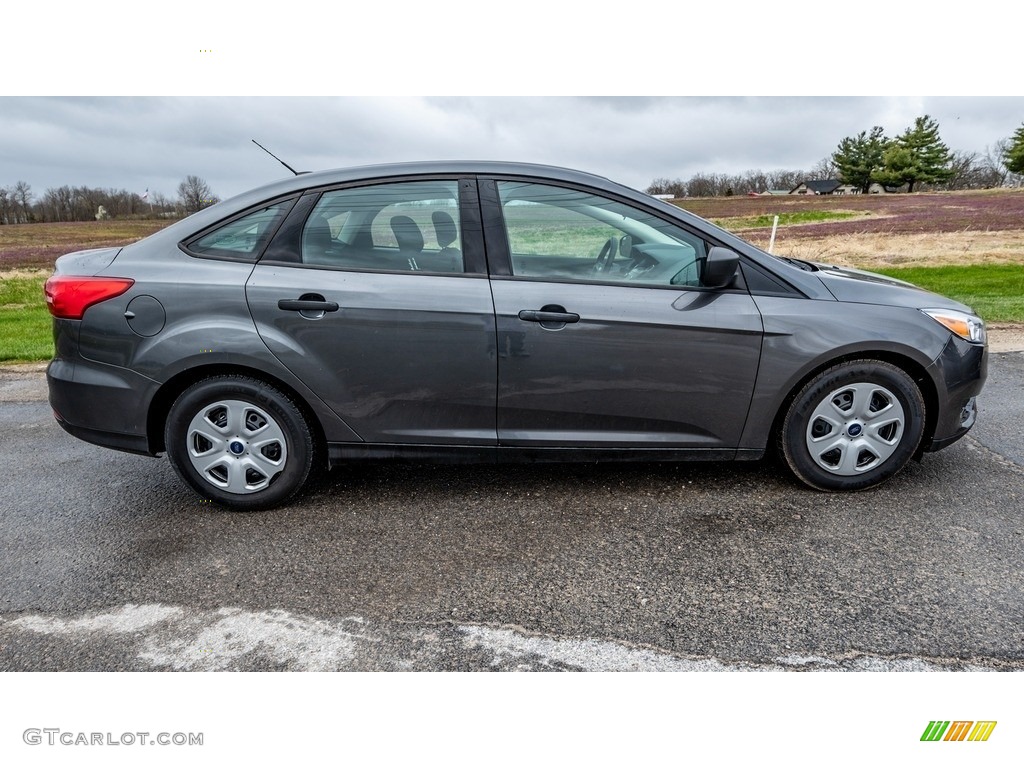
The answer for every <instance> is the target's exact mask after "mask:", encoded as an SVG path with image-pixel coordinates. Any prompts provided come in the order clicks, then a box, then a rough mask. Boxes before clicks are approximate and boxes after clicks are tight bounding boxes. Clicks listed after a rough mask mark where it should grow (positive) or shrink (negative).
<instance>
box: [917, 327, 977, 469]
mask: <svg viewBox="0 0 1024 768" xmlns="http://www.w3.org/2000/svg"><path fill="white" fill-rule="evenodd" d="M931 368H932V369H933V370H930V371H929V373H930V374H932V377H933V378H934V379H935V380H936V381H938V382H940V386H939V391H938V413H937V415H936V420H935V429H934V431H933V433H932V439H931V441H930V443H928V444H927V445H926V446H925V447H924V450H925V451H927V452H934V451H938V450H941V449H943V448H945V447H946V446H948V445H952V444H953V443H955V442H956V441H957V440H959V439H960V438H961V437H963V436H964V435H966V434H967V433H968V432H969V431H970V429H971V427H973V426H974V422H975V420H976V419H977V415H978V410H977V401H976V397H977V396H978V394H979V393H980V392H981V388H982V386H984V384H985V378H986V377H987V376H988V347H987V346H982V345H979V344H971V343H970V342H967V341H964V340H963V339H961V338H960V337H958V336H952V335H951V336H950V339H949V341H948V342H947V343H946V346H945V347H944V348H943V350H942V353H941V354H940V355H939V356H938V357H937V358H936V359H935V362H934V363H932V365H931ZM943 384H944V385H945V386H942V385H943Z"/></svg>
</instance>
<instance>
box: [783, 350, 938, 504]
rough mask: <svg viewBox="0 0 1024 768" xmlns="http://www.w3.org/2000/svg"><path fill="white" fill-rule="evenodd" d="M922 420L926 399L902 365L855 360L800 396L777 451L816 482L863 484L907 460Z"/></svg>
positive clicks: (826, 487) (845, 487) (842, 487)
mask: <svg viewBox="0 0 1024 768" xmlns="http://www.w3.org/2000/svg"><path fill="white" fill-rule="evenodd" d="M924 425H925V402H924V398H923V397H922V395H921V390H920V389H919V388H918V386H917V384H916V383H915V382H914V380H913V379H912V378H910V376H908V375H907V373H906V372H905V371H903V370H902V369H900V368H897V367H896V366H895V365H892V364H890V363H885V362H882V361H880V360H853V361H849V362H844V363H840V364H838V365H835V366H833V367H831V368H828V369H827V370H825V371H822V372H821V373H819V374H818V375H817V376H815V377H814V378H813V379H811V380H810V381H809V382H808V383H807V384H806V385H805V386H804V387H803V388H802V389H801V390H800V391H799V392H798V393H797V394H796V396H795V397H794V398H793V400H792V402H791V403H790V405H789V408H788V409H787V411H786V416H785V419H784V420H783V422H782V426H781V429H780V430H779V435H778V440H779V449H780V453H781V454H782V456H783V457H784V458H785V460H786V463H787V464H788V465H789V468H790V469H791V470H792V472H793V474H795V475H796V476H797V478H799V479H800V480H801V481H803V482H804V483H805V484H807V485H809V486H811V487H812V488H817V489H818V490H822V491H853V490H860V489H862V488H870V487H871V486H874V485H878V484H879V483H881V482H884V481H885V480H887V479H889V478H890V477H892V476H893V475H895V474H896V473H897V472H899V471H900V470H901V469H903V467H904V466H906V464H907V462H908V461H910V459H911V458H912V457H913V455H914V453H915V452H916V451H917V448H918V445H919V444H920V443H921V438H922V436H923V434H924Z"/></svg>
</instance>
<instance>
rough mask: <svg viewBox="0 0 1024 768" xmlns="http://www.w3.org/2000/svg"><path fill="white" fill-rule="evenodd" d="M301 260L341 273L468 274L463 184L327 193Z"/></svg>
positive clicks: (305, 236)
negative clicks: (464, 251) (462, 214)
mask: <svg viewBox="0 0 1024 768" xmlns="http://www.w3.org/2000/svg"><path fill="white" fill-rule="evenodd" d="M301 256H302V262H303V263H304V264H310V265H314V266H322V267H333V268H335V269H369V270H377V271H403V272H445V273H447V272H463V271H464V267H463V259H462V237H461V229H460V221H459V189H458V182H456V181H422V182H403V183H399V184H379V185H373V186H367V187H357V188H353V189H339V190H334V191H331V192H325V193H324V194H323V196H322V197H321V198H320V200H319V201H318V202H317V204H316V205H315V206H314V208H313V210H312V212H311V213H310V215H309V218H308V219H307V220H306V224H305V227H304V228H303V232H302V246H301Z"/></svg>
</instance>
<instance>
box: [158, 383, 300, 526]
mask: <svg viewBox="0 0 1024 768" xmlns="http://www.w3.org/2000/svg"><path fill="white" fill-rule="evenodd" d="M164 445H165V446H166V448H167V455H168V458H169V459H170V461H171V466H173V467H174V470H175V471H176V472H177V473H178V475H179V476H180V477H181V478H182V479H183V480H184V481H185V482H186V483H188V484H189V485H190V486H192V488H193V489H194V490H195V491H196V493H198V494H199V495H200V496H202V497H203V498H204V499H209V500H210V501H213V502H216V503H217V504H220V505H221V506H224V507H228V508H229V509H233V510H237V511H245V512H248V511H255V510H260V509H268V508H271V507H275V506H279V505H281V504H283V503H285V502H286V501H287V500H288V499H290V498H291V497H293V496H294V495H295V494H297V493H298V492H299V491H300V490H301V489H302V487H303V486H304V485H305V484H306V482H307V480H308V479H309V478H310V476H311V474H313V473H314V469H315V468H316V467H317V466H318V462H317V453H318V450H317V443H316V440H315V437H314V434H313V431H312V430H311V429H310V426H309V423H308V422H307V420H306V417H305V416H304V415H303V414H302V411H301V410H300V409H299V408H298V406H297V405H296V404H295V403H294V402H293V401H292V400H291V399H290V398H289V397H288V396H287V395H285V394H284V393H282V392H280V391H279V390H277V389H276V388H274V387H272V386H270V385H269V384H266V383H264V382H262V381H259V380H257V379H251V378H247V377H240V376H216V377H211V378H209V379H204V380H202V381H199V382H197V383H195V384H193V385H192V386H191V387H189V388H188V389H186V390H185V391H184V392H182V393H181V395H180V396H179V397H178V399H177V400H175V401H174V405H172V406H171V410H170V412H169V413H168V415H167V422H166V424H165V426H164Z"/></svg>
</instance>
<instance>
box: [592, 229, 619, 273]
mask: <svg viewBox="0 0 1024 768" xmlns="http://www.w3.org/2000/svg"><path fill="white" fill-rule="evenodd" d="M616 245H617V243H616V241H615V238H614V237H609V238H608V239H607V240H606V241H605V243H604V245H602V246H601V252H600V253H598V254H597V263H596V264H594V274H600V273H601V272H608V271H610V270H611V268H612V262H613V261H615V246H616Z"/></svg>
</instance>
